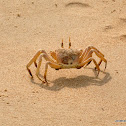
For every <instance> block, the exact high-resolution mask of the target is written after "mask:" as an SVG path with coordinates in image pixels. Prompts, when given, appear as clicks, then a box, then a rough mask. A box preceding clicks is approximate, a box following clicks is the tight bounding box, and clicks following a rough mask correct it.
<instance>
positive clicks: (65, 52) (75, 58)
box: [26, 38, 107, 83]
mask: <svg viewBox="0 0 126 126" xmlns="http://www.w3.org/2000/svg"><path fill="white" fill-rule="evenodd" d="M61 47H62V48H61V49H57V50H55V51H50V54H51V56H52V58H53V59H51V58H50V57H49V55H48V54H47V53H46V51H45V50H40V51H38V52H37V53H36V54H35V56H34V57H33V58H32V59H31V60H30V62H29V63H28V64H27V66H26V68H27V70H28V72H29V74H30V75H31V77H32V78H33V75H32V73H31V71H30V69H29V67H30V66H31V64H32V63H33V62H34V64H35V66H36V67H37V70H36V76H37V77H38V79H39V80H41V81H42V82H43V83H48V82H47V79H46V75H47V69H48V66H50V67H51V68H54V69H55V70H59V69H69V68H77V69H80V68H82V67H84V66H87V65H89V64H90V62H91V61H93V62H94V64H95V69H97V71H98V73H97V76H98V74H99V72H100V68H99V66H100V64H101V63H102V61H104V62H105V69H106V66H107V60H106V59H105V58H104V55H103V54H102V53H101V52H100V51H99V50H97V49H96V48H95V47H93V46H89V47H87V48H86V49H85V51H83V50H81V49H71V48H70V47H71V42H70V38H69V49H64V47H63V39H62V43H61ZM93 52H94V53H95V54H96V55H97V56H98V57H99V58H100V61H99V63H98V64H97V62H96V60H95V59H94V58H92V53H93ZM38 57H39V61H38V65H37V63H36V60H37V58H38ZM42 58H45V60H46V61H47V63H46V65H45V73H44V80H42V79H41V78H40V77H39V69H40V66H41V63H42Z"/></svg>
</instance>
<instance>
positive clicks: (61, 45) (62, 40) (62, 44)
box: [61, 39, 63, 48]
mask: <svg viewBox="0 0 126 126" xmlns="http://www.w3.org/2000/svg"><path fill="white" fill-rule="evenodd" d="M61 47H62V48H63V39H62V43H61Z"/></svg>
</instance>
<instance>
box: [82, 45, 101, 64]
mask: <svg viewBox="0 0 126 126" xmlns="http://www.w3.org/2000/svg"><path fill="white" fill-rule="evenodd" d="M91 49H94V50H96V51H97V52H98V53H100V54H101V56H102V57H104V55H103V54H102V53H101V52H100V51H99V50H98V49H96V48H95V47H94V46H89V47H88V48H86V49H85V51H84V52H83V53H82V55H81V57H80V62H82V60H83V59H84V57H86V56H87V55H88V53H89V51H90V50H91ZM101 62H102V60H100V62H99V63H98V65H99V66H100V64H101Z"/></svg>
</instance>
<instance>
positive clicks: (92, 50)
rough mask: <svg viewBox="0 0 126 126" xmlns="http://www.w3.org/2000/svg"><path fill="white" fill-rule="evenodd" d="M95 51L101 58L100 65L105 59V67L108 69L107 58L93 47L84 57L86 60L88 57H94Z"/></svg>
mask: <svg viewBox="0 0 126 126" xmlns="http://www.w3.org/2000/svg"><path fill="white" fill-rule="evenodd" d="M93 52H94V53H95V54H96V55H97V56H98V57H99V58H100V59H101V60H100V62H99V63H98V65H99V64H101V62H102V61H104V62H105V69H106V66H107V60H106V59H105V58H104V57H103V56H102V55H101V54H100V53H99V52H98V51H97V50H95V49H91V50H90V51H89V53H88V54H87V56H86V57H85V58H84V60H87V59H88V58H90V57H92V53H93Z"/></svg>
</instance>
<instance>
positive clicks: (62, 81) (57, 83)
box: [31, 68, 112, 91]
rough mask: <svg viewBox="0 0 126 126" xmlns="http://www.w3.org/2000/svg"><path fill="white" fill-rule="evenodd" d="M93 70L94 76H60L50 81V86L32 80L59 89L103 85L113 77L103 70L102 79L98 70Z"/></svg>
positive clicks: (43, 86) (42, 85)
mask: <svg viewBox="0 0 126 126" xmlns="http://www.w3.org/2000/svg"><path fill="white" fill-rule="evenodd" d="M88 69H92V68H88ZM92 70H93V72H94V74H95V76H94V77H90V76H85V75H81V76H77V77H76V78H66V77H60V78H58V79H56V80H54V81H50V82H49V86H48V85H45V84H40V83H36V82H34V80H33V79H31V82H32V83H34V84H36V85H39V86H40V87H42V88H45V89H47V90H51V91H59V90H61V89H63V88H64V87H69V88H81V87H86V86H90V85H96V86H102V85H104V84H106V83H107V82H109V81H110V80H111V79H112V77H111V76H110V74H109V73H107V72H103V71H101V72H102V73H103V75H104V77H103V78H102V79H100V78H99V77H96V75H97V71H96V70H94V69H92ZM50 84H53V85H52V86H50Z"/></svg>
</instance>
